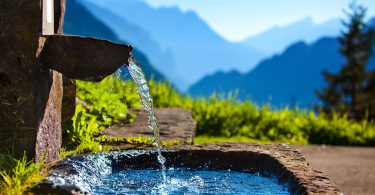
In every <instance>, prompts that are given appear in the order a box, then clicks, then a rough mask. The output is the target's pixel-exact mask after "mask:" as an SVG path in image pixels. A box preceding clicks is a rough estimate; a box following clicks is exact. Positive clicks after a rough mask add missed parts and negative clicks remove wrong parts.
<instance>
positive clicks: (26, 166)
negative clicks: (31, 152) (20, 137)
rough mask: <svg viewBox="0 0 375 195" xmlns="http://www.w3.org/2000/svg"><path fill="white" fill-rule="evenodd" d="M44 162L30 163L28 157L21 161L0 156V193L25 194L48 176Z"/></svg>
mask: <svg viewBox="0 0 375 195" xmlns="http://www.w3.org/2000/svg"><path fill="white" fill-rule="evenodd" d="M43 163H44V162H43V161H40V162H38V163H34V162H33V161H28V160H27V157H26V155H24V156H23V157H22V159H21V160H17V159H15V158H13V157H12V156H11V155H9V154H8V155H5V154H0V191H1V193H2V194H24V193H25V192H26V191H27V189H28V188H31V187H33V186H34V185H35V184H36V183H37V182H39V181H41V180H42V179H43V178H44V177H45V176H46V174H47V167H46V166H43Z"/></svg>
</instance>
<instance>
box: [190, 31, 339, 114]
mask: <svg viewBox="0 0 375 195" xmlns="http://www.w3.org/2000/svg"><path fill="white" fill-rule="evenodd" d="M338 47H339V43H338V41H337V40H336V39H335V38H323V39H320V40H319V41H317V42H316V43H314V44H312V45H307V44H305V43H303V42H298V43H296V44H294V45H292V46H290V47H289V48H288V49H286V51H285V52H284V53H283V54H281V55H276V56H274V57H272V58H270V59H267V60H264V61H262V62H261V63H260V64H259V65H258V66H257V68H255V69H254V70H253V71H251V72H249V73H247V74H239V73H233V72H231V73H228V74H223V73H217V74H215V75H213V76H210V77H206V78H205V79H202V80H201V81H200V82H198V83H196V84H195V85H194V86H193V87H191V88H190V90H189V92H190V93H191V94H193V95H209V94H210V93H211V92H213V91H222V92H228V91H230V90H234V89H239V90H240V92H241V93H240V98H242V99H245V98H250V99H252V100H254V101H256V102H258V103H267V102H268V101H270V102H271V103H272V104H273V105H276V106H282V105H293V104H295V103H297V104H299V105H300V106H301V107H309V106H310V105H311V104H312V103H314V102H315V103H316V102H317V97H316V96H315V93H314V91H315V90H317V89H321V87H323V86H324V79H323V76H322V74H321V71H322V70H324V69H328V70H329V71H332V72H335V71H338V70H339V68H340V67H341V65H342V64H343V58H342V57H341V56H340V54H339V53H338V51H337V49H338Z"/></svg>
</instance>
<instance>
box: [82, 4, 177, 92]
mask: <svg viewBox="0 0 375 195" xmlns="http://www.w3.org/2000/svg"><path fill="white" fill-rule="evenodd" d="M78 2H81V3H82V5H83V6H84V7H85V8H87V9H88V10H89V11H90V13H92V14H93V15H94V16H95V17H96V18H98V19H100V20H101V21H105V24H106V25H107V26H108V27H110V28H111V29H112V30H113V32H114V33H115V34H116V35H117V36H118V37H119V38H120V39H122V40H127V41H128V42H129V43H130V44H132V45H133V46H134V47H135V48H137V49H138V50H140V51H141V52H142V53H145V54H146V55H147V57H148V59H149V60H150V61H151V63H152V64H153V65H155V66H154V68H155V69H157V70H158V71H159V72H162V73H163V74H164V75H165V76H166V77H167V78H168V79H169V80H171V81H172V82H173V83H174V84H175V85H176V86H180V85H184V82H183V80H181V78H180V77H179V76H178V75H177V73H176V70H175V67H174V64H175V62H174V60H173V54H172V52H171V51H170V50H166V51H162V49H161V47H160V46H159V44H158V43H157V42H156V41H155V40H153V39H152V38H151V36H150V34H149V33H148V32H147V31H146V30H144V29H142V28H140V27H139V26H137V25H135V24H133V23H131V22H129V21H127V20H126V19H125V18H122V17H120V16H118V15H116V14H114V13H112V12H110V11H109V10H108V9H104V8H101V7H99V6H97V5H95V4H94V3H90V2H88V1H85V0H79V1H78Z"/></svg>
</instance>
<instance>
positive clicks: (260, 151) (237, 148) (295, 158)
mask: <svg viewBox="0 0 375 195" xmlns="http://www.w3.org/2000/svg"><path fill="white" fill-rule="evenodd" d="M163 155H164V156H165V158H166V159H167V161H166V166H167V168H171V167H173V168H179V167H185V168H186V167H187V168H191V169H202V168H209V169H211V170H228V169H230V170H231V171H246V172H248V173H260V174H261V175H263V176H271V177H275V178H277V180H278V182H279V183H280V184H283V185H286V186H287V188H288V190H289V192H291V193H292V194H341V193H340V190H339V189H338V188H337V187H336V186H335V185H334V184H333V183H332V182H331V180H330V179H329V178H328V177H327V176H326V175H325V174H324V173H322V172H319V171H317V170H314V169H313V168H311V167H310V166H309V165H308V163H307V162H306V160H305V158H304V156H303V155H302V154H300V153H299V152H298V151H296V150H295V149H294V148H292V147H291V146H289V145H286V144H277V145H262V144H251V143H222V144H208V145H197V146H189V145H185V146H179V147H168V148H165V149H164V151H163ZM159 166H160V165H159V163H158V161H157V159H156V152H155V149H154V148H150V149H145V150H131V151H117V152H111V153H104V154H97V155H88V156H76V157H72V158H69V159H66V160H64V161H62V162H60V163H59V164H57V165H56V166H55V167H54V168H53V169H52V170H51V176H50V177H49V178H47V179H46V180H45V181H44V182H43V183H41V184H40V185H39V186H37V187H36V188H35V189H33V192H34V193H45V192H49V193H53V192H61V191H64V190H65V193H68V194H72V193H76V192H77V191H80V192H82V193H84V192H92V190H93V189H94V188H95V187H96V186H97V184H98V183H96V182H100V181H103V179H104V178H105V177H107V176H108V175H110V174H112V173H116V172H120V171H122V170H140V169H158V168H160V167H159Z"/></svg>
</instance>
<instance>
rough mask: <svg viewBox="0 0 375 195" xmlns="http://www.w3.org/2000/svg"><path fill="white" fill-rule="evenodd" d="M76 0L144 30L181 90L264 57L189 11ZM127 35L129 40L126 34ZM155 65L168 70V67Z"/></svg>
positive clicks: (132, 1) (134, 1) (133, 0)
mask: <svg viewBox="0 0 375 195" xmlns="http://www.w3.org/2000/svg"><path fill="white" fill-rule="evenodd" d="M79 1H80V2H82V3H84V5H85V6H86V7H87V8H88V9H89V10H91V8H92V7H91V6H89V3H91V4H95V5H97V6H99V7H101V8H104V9H106V10H107V11H110V12H112V13H113V14H116V15H117V16H118V17H120V18H121V19H122V20H126V21H128V22H130V23H132V24H133V25H136V26H138V27H139V28H141V29H143V30H144V31H146V32H148V33H149V35H150V38H151V39H152V40H154V41H155V42H156V43H158V45H160V47H161V50H162V51H164V52H166V53H168V54H169V55H170V56H172V58H173V62H174V66H173V67H171V69H173V70H175V72H176V74H177V75H178V77H177V78H171V79H172V82H173V83H178V81H179V80H182V81H184V82H182V83H185V84H184V85H183V84H179V85H178V87H179V89H181V90H182V91H184V90H186V89H187V87H189V86H190V85H191V84H193V83H194V82H196V81H198V80H199V79H201V78H202V77H204V76H205V75H207V74H210V73H214V72H216V71H219V70H221V71H228V70H232V69H236V70H239V71H241V72H245V71H248V70H250V69H252V68H254V67H255V65H256V64H257V63H258V62H259V61H260V60H261V59H262V58H263V56H264V55H263V54H262V53H261V52H259V51H257V50H255V49H253V48H251V47H249V46H246V45H243V44H241V43H232V42H229V41H227V40H225V39H224V38H222V37H221V36H219V35H218V34H217V33H216V32H215V31H213V30H212V29H211V28H210V27H209V26H208V25H207V24H206V22H205V21H203V20H202V19H201V18H200V17H199V16H198V15H197V14H196V13H194V12H191V11H188V12H183V11H182V10H180V9H179V8H177V7H161V8H154V7H150V6H149V5H148V4H146V3H145V2H143V1H139V0H126V1H124V0H79ZM91 11H93V12H92V13H93V14H95V15H96V16H97V17H98V18H102V19H103V20H102V21H103V22H105V23H106V24H107V25H110V24H112V23H114V22H113V21H110V20H111V19H113V20H118V18H117V19H115V18H113V17H112V18H111V19H105V18H106V17H105V16H103V15H102V12H95V10H94V9H92V10H91ZM115 25H116V24H114V25H113V28H116V29H118V31H117V30H116V32H117V34H122V31H126V29H125V27H122V29H121V28H119V27H115ZM123 34H124V35H125V33H123ZM129 38H130V39H131V37H130V36H129ZM130 41H132V40H130ZM138 44H139V45H137V44H135V46H136V47H139V48H142V46H141V45H140V44H141V43H138ZM151 55H152V54H151ZM156 65H157V66H161V67H163V69H165V71H169V70H168V69H169V67H164V66H163V65H160V64H156ZM159 70H160V69H159ZM163 72H164V71H163ZM167 75H168V74H167ZM176 85H177V84H176Z"/></svg>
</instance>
